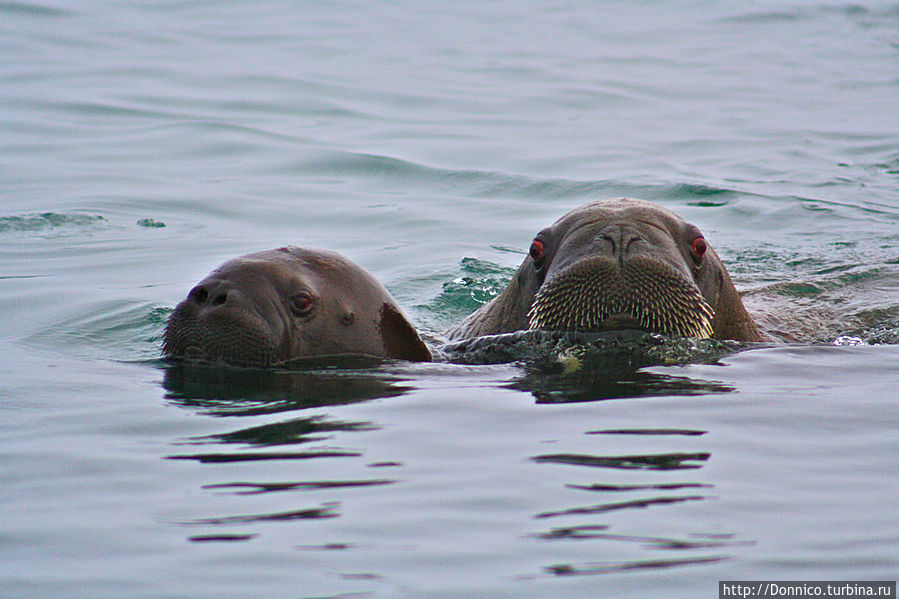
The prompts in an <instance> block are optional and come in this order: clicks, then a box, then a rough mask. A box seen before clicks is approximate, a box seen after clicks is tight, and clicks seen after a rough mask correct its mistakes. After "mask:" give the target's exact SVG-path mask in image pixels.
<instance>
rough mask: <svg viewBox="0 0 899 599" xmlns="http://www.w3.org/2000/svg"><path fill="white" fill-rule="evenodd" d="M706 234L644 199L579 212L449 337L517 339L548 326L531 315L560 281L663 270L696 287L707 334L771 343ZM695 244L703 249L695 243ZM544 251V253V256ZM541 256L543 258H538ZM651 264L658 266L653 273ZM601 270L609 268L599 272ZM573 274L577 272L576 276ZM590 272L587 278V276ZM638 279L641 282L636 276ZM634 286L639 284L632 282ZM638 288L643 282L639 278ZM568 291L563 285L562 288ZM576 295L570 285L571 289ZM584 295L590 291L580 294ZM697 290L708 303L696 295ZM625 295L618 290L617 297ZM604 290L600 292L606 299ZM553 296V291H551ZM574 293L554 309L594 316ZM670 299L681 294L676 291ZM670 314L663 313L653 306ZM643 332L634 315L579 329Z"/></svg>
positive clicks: (543, 239) (547, 232)
mask: <svg viewBox="0 0 899 599" xmlns="http://www.w3.org/2000/svg"><path fill="white" fill-rule="evenodd" d="M701 237H702V233H701V232H700V231H699V229H698V228H696V227H695V226H694V225H692V224H690V223H688V222H686V221H685V220H684V219H682V218H681V217H680V216H678V215H677V214H675V213H673V212H671V211H670V210H668V209H666V208H663V207H661V206H658V205H656V204H652V203H649V202H644V201H641V200H631V199H614V200H600V201H596V202H592V203H589V204H586V205H584V206H581V207H580V208H577V209H575V210H573V211H571V212H569V213H568V214H566V215H565V216H563V217H562V218H560V219H559V220H558V221H556V222H555V223H554V224H552V225H551V226H549V227H547V228H546V229H543V230H542V231H540V232H539V233H538V234H537V236H536V237H535V242H539V244H541V245H536V244H534V245H532V249H531V255H528V257H526V258H525V259H524V262H523V263H522V264H521V266H520V268H519V269H518V272H517V273H516V274H515V276H514V277H513V278H512V280H511V282H510V283H509V285H508V286H507V287H506V289H505V290H504V291H503V292H502V293H501V294H500V295H499V296H497V297H496V298H494V299H493V300H492V301H491V302H489V303H487V304H485V305H484V306H482V307H481V308H480V309H479V310H477V311H476V312H474V313H473V314H471V315H470V316H468V317H467V318H466V319H465V320H463V321H462V322H461V323H459V324H458V325H456V326H455V327H454V328H452V329H451V330H450V331H449V332H448V333H447V335H448V336H449V338H450V339H453V340H457V339H467V338H471V337H478V336H482V335H496V334H500V333H510V332H514V331H519V330H524V329H528V328H547V327H544V326H531V325H532V323H533V321H529V316H528V315H529V311H531V307H532V304H534V301H535V298H537V297H538V292H540V290H541V288H547V287H548V288H552V286H553V285H556V283H558V282H559V281H564V280H566V277H567V278H568V280H571V279H572V278H574V276H577V277H580V278H581V279H582V280H588V279H589V277H590V276H591V275H590V273H591V269H593V270H594V271H595V273H599V272H602V273H604V274H602V276H609V275H607V274H605V273H608V272H613V273H614V274H616V276H617V273H624V272H626V271H628V269H629V271H630V272H631V273H634V272H637V273H640V272H642V271H643V270H644V269H645V270H647V271H653V272H656V271H658V272H662V271H664V273H666V274H665V276H666V277H668V278H669V279H673V280H675V281H677V286H678V287H682V288H687V289H692V290H693V293H694V294H695V297H696V298H698V299H697V300H696V301H698V302H700V303H702V300H703V298H704V301H705V303H706V308H705V309H706V310H707V311H708V309H710V311H711V313H713V316H712V317H711V318H710V319H708V317H707V320H706V322H705V324H704V325H703V327H704V328H703V335H701V336H709V337H712V338H716V339H734V340H737V341H762V340H765V337H764V336H763V335H762V334H761V333H760V332H759V330H758V328H757V327H756V325H755V323H754V322H753V320H752V318H751V317H750V315H749V313H748V312H747V311H746V309H745V308H744V307H743V302H742V301H741V299H740V296H739V294H738V293H737V290H736V289H735V288H734V284H733V282H732V281H731V278H730V275H729V274H728V272H727V269H726V268H725V267H724V264H722V262H721V260H720V259H719V258H718V255H717V254H716V253H715V251H714V250H713V249H712V248H711V246H709V245H708V244H707V243H706V242H705V240H704V238H703V241H702V242H695V240H696V239H697V238H701ZM694 243H696V245H694ZM541 246H542V251H540V250H541ZM535 247H536V249H535ZM534 255H536V256H537V258H538V259H537V260H535V258H534ZM646 265H650V266H651V267H652V268H649V269H646V268H645V267H646ZM600 269H602V270H600ZM572 273H578V274H576V275H574V276H573V275H572ZM583 273H588V274H587V275H584V274H583ZM629 276H631V281H632V282H633V281H634V280H635V279H639V275H637V276H636V277H635V276H634V275H633V274H631V275H629ZM599 277H600V275H599V274H595V277H594V278H593V279H592V280H590V285H593V288H594V289H596V288H598V287H599V284H597V283H596V282H595V281H597V280H599ZM628 284H632V283H628ZM633 285H635V286H640V285H642V283H641V282H640V281H639V280H638V282H637V283H636V284H633ZM562 288H564V287H563V286H561V285H556V289H562ZM619 288H624V289H625V291H622V292H620V293H623V294H628V293H634V294H635V295H639V294H640V293H642V294H644V296H645V297H654V296H655V295H665V294H666V293H667V292H666V291H665V290H664V289H663V291H662V292H657V291H656V290H655V289H652V290H650V291H647V290H646V289H645V288H644V289H642V290H636V292H635V291H634V290H633V289H630V288H628V287H627V285H624V284H621V285H619ZM569 289H571V287H569ZM577 289H578V291H579V293H577V294H576V295H579V296H585V295H587V294H592V293H593V292H592V291H590V287H589V286H588V285H587V284H583V285H582V286H581V287H579V288H577ZM583 290H587V291H584V292H581V291H583ZM696 290H698V292H699V293H701V295H702V297H701V298H699V295H698V294H697V293H695V291H696ZM617 292H618V291H616V293H617ZM601 293H602V291H597V292H596V294H601ZM543 295H544V296H548V295H549V292H545V293H544V294H543ZM573 295H575V293H574V292H571V291H563V292H561V293H559V292H557V293H555V295H554V296H553V299H552V300H551V301H553V302H555V303H556V304H559V305H558V306H554V307H553V308H554V309H563V310H564V309H568V310H572V311H576V310H581V311H589V310H591V309H592V308H590V307H586V308H585V307H583V304H584V301H583V300H582V301H581V302H580V305H581V307H573V306H578V305H579V303H578V301H577V300H578V297H573ZM671 295H675V293H674V292H671ZM653 309H655V310H665V308H663V307H658V308H656V307H653ZM628 328H634V329H644V330H649V331H650V332H664V331H653V330H652V328H651V327H648V326H646V325H644V324H641V323H640V322H639V319H638V318H637V317H635V316H633V315H632V314H627V313H616V314H612V315H609V316H606V317H604V320H603V321H602V322H601V323H599V324H597V325H593V326H591V327H590V328H580V329H579V330H606V329H628Z"/></svg>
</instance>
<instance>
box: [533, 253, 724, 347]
mask: <svg viewBox="0 0 899 599" xmlns="http://www.w3.org/2000/svg"><path fill="white" fill-rule="evenodd" d="M638 238H639V236H636V237H630V238H629V239H631V240H633V239H638ZM618 247H619V249H620V250H622V251H616V252H611V253H610V254H607V255H600V256H593V257H589V258H585V259H581V260H579V261H577V262H576V263H574V264H573V265H571V266H568V267H566V268H564V269H562V270H561V271H557V272H556V273H555V274H553V275H552V276H551V277H550V278H548V280H547V281H545V282H544V283H543V285H542V286H541V287H540V289H539V291H538V292H537V294H536V296H535V298H534V302H533V304H532V305H531V308H530V310H529V311H528V325H529V328H532V329H544V330H563V331H589V332H595V331H602V330H608V329H621V328H638V329H643V330H645V331H648V332H652V333H661V334H663V335H678V336H683V337H700V338H707V337H711V336H712V334H713V329H712V319H713V318H714V315H715V313H714V310H713V309H712V307H711V306H710V305H709V304H708V302H707V301H706V300H705V298H704V297H703V295H702V292H701V291H700V290H699V288H698V287H697V286H696V285H695V284H694V282H693V281H692V280H690V279H688V278H687V277H685V276H684V275H683V274H682V273H680V272H679V271H677V270H676V269H674V268H672V267H671V266H670V265H668V264H666V263H665V262H663V261H660V260H657V259H654V258H652V257H650V256H644V255H639V254H638V255H636V256H633V257H630V258H627V259H624V256H623V254H627V253H628V251H627V249H626V248H625V249H622V246H621V245H618Z"/></svg>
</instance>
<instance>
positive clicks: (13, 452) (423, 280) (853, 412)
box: [0, 0, 899, 598]
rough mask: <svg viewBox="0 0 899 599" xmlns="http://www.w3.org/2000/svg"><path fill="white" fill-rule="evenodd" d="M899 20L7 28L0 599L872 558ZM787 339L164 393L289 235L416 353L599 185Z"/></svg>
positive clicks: (738, 575) (455, 11)
mask: <svg viewBox="0 0 899 599" xmlns="http://www.w3.org/2000/svg"><path fill="white" fill-rule="evenodd" d="M897 107H899V6H897V5H896V4H895V3H890V2H875V1H864V0H863V1H861V2H854V3H851V4H849V3H839V2H837V3H824V2H787V1H770V2H759V3H752V4H746V3H743V2H730V1H724V0H720V1H713V0H702V1H699V0H697V1H690V2H679V3H670V2H655V1H648V2H596V3H589V4H584V3H576V2H549V3H547V2H520V1H519V2H505V1H499V2H489V3H483V2H467V1H463V2H455V3H418V2H406V1H404V0H398V1H395V2H377V3H376V2H354V1H336V2H297V3H294V2H278V1H272V2H227V3H222V2H206V1H202V0H200V1H166V2H163V1H148V2H110V3H86V2H61V1H60V2H53V1H47V2H41V3H36V2H32V1H25V2H3V3H0V181H2V185H0V312H2V315H3V316H2V323H3V327H2V332H0V595H2V596H4V597H29V598H31V597H84V596H90V597H148V598H149V597H153V598H159V597H191V598H195V597H215V598H223V597H254V596H256V597H260V596H264V597H296V598H311V597H344V598H345V597H354V598H355V597H394V596H405V597H491V598H496V597H560V596H564V597H604V596H609V597H612V596H614V597H650V596H651V597H713V596H715V594H716V593H717V581H718V580H740V579H742V580H759V579H773V580H812V579H825V580H852V579H880V580H883V579H891V580H894V579H895V578H896V573H897V571H899V533H897V531H899V513H897V508H896V506H897V502H896V495H897V490H899V484H897V477H899V467H897V455H899V432H897V431H899V407H897V395H899V392H897V385H899V374H897V372H899V371H897V366H896V365H897V361H899V349H897V346H896V345H894V343H896V342H897V330H899V200H897V197H899V111H897ZM612 196H632V197H639V198H643V199H647V200H651V201H655V202H659V203H661V204H663V205H665V206H667V207H668V208H671V209H672V210H675V211H676V212H678V213H680V214H682V215H683V216H684V217H685V218H687V219H688V220H690V221H691V222H693V223H694V224H696V225H697V226H699V227H700V228H701V229H702V230H703V232H704V234H705V235H706V237H707V239H708V240H709V241H710V243H711V244H712V245H713V246H714V247H715V248H716V250H717V251H718V253H719V254H720V255H721V256H722V258H723V259H724V261H725V262H726V263H727V265H728V267H729V269H730V271H731V273H732V275H733V277H734V279H735V281H736V283H737V285H738V287H739V288H740V289H741V290H744V291H746V292H747V297H746V301H747V304H748V305H749V306H750V307H751V308H752V309H753V310H758V311H759V313H760V314H762V315H764V317H765V318H766V319H768V321H770V322H774V323H776V324H777V326H778V327H779V329H780V330H781V331H782V332H787V333H789V332H794V333H796V334H797V337H798V342H797V343H787V344H776V345H773V346H766V347H763V348H757V349H750V350H747V351H741V352H735V353H732V354H727V355H724V356H722V357H720V358H719V359H716V360H712V361H708V360H706V361H697V362H695V363H690V364H687V365H672V366H653V367H648V368H640V369H633V368H627V367H619V366H614V367H613V366H608V367H602V366H601V365H599V366H597V365H593V366H591V367H589V368H585V369H581V370H575V371H573V372H565V371H564V370H561V369H552V368H543V367H538V366H535V365H533V364H528V363H522V364H519V363H510V364H493V365H481V366H478V365H461V364H446V363H442V364H409V363H402V362H388V363H380V364H379V363H374V364H356V365H345V364H327V363H324V364H317V365H314V366H309V367H304V368H291V369H272V370H237V369H214V368H184V367H181V366H177V365H170V364H168V363H165V362H163V361H161V360H159V359H158V357H159V346H160V337H161V334H162V331H163V328H164V323H165V320H166V318H167V316H168V314H169V313H170V311H171V309H172V307H173V306H174V305H175V304H176V303H177V302H178V301H179V300H180V299H181V298H182V297H184V296H185V294H186V293H187V291H188V290H189V289H190V287H191V286H192V285H193V284H194V283H196V282H197V281H198V280H199V279H200V278H202V277H203V276H204V275H205V274H206V273H207V272H208V271H209V270H211V269H212V268H213V267H215V266H216V265H217V264H219V263H220V262H222V261H223V260H225V259H228V258H231V257H234V256H237V255H240V254H242V253H246V252H250V251H255V250H260V249H266V248H271V247H277V246H280V245H285V244H302V245H311V246H321V247H327V248H330V249H334V250H337V251H340V252H342V253H344V254H345V255H347V256H349V257H350V258H352V259H353V260H355V261H356V262H358V263H359V264H361V265H362V266H363V267H365V268H367V269H368V270H370V271H371V272H372V273H373V274H374V275H375V276H376V277H378V278H379V279H380V280H381V281H383V282H384V283H385V284H386V285H387V286H388V288H389V289H390V290H391V291H392V292H393V294H394V295H395V296H396V298H397V300H398V302H399V303H400V305H401V306H402V308H403V310H404V311H405V312H406V313H407V315H408V316H409V318H410V319H411V320H412V321H413V322H414V324H415V325H416V326H417V327H418V328H419V329H420V330H422V331H423V333H424V335H425V336H426V337H427V338H428V339H429V341H431V342H432V343H439V342H440V340H441V333H442V331H444V330H445V329H446V328H447V327H449V326H450V325H452V324H453V323H455V322H457V321H458V320H459V319H460V318H462V317H463V316H465V315H466V314H468V313H469V312H471V311H472V310H473V309H475V308H476V307H477V306H479V305H481V304H482V303H483V302H485V301H487V300H488V299H489V298H491V297H493V296H494V295H495V294H496V293H498V291H499V290H501V289H502V287H503V286H504V285H505V283H506V282H507V281H508V280H509V278H510V277H511V275H512V273H513V272H514V270H515V268H516V267H517V265H518V264H519V263H520V261H521V260H522V258H523V256H524V255H525V252H526V250H527V247H528V245H529V244H530V240H531V238H532V237H533V235H534V234H535V233H536V232H537V231H539V230H540V229H541V228H543V227H544V226H546V225H548V224H550V223H551V222H552V221H553V220H555V219H556V218H558V217H559V216H561V215H562V214H564V213H565V212H566V211H568V210H570V209H572V208H574V207H576V206H578V205H580V204H583V203H585V202H588V201H590V200H593V199H597V198H601V197H612Z"/></svg>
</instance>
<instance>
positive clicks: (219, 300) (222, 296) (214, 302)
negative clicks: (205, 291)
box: [212, 292, 228, 306]
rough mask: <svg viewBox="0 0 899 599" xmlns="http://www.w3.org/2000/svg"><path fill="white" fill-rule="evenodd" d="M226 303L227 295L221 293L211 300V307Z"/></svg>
mask: <svg viewBox="0 0 899 599" xmlns="http://www.w3.org/2000/svg"><path fill="white" fill-rule="evenodd" d="M226 301H228V294H227V293H224V292H222V293H219V294H218V295H217V296H215V297H214V298H213V299H212V305H213V306H221V305H222V304H224V303H225V302H226Z"/></svg>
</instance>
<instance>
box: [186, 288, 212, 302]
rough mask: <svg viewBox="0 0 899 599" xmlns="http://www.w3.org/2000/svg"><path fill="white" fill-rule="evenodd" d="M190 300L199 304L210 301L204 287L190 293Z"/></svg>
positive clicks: (194, 289)
mask: <svg viewBox="0 0 899 599" xmlns="http://www.w3.org/2000/svg"><path fill="white" fill-rule="evenodd" d="M190 299H192V300H193V301H194V302H195V303H197V304H204V303H206V300H207V299H209V292H208V291H206V289H205V288H203V287H194V288H193V289H191V291H190Z"/></svg>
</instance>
